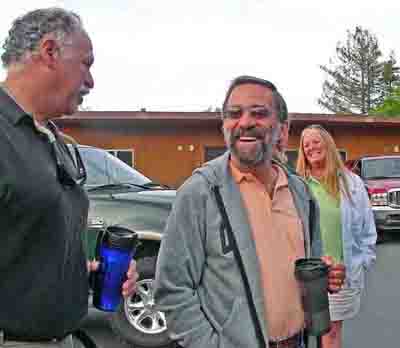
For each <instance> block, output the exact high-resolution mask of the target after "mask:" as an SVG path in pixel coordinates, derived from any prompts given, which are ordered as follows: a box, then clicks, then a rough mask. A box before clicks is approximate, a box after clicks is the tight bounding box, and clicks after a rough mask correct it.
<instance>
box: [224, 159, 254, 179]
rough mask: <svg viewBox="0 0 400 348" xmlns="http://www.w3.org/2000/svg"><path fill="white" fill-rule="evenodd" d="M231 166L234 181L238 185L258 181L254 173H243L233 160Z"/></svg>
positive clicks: (230, 162)
mask: <svg viewBox="0 0 400 348" xmlns="http://www.w3.org/2000/svg"><path fill="white" fill-rule="evenodd" d="M229 166H230V168H231V172H232V177H233V180H235V182H236V183H237V184H240V183H242V182H243V181H258V180H257V178H256V177H255V176H254V175H253V174H252V173H248V172H242V171H241V170H240V169H239V168H238V167H236V166H235V164H234V163H233V161H232V160H230V161H229Z"/></svg>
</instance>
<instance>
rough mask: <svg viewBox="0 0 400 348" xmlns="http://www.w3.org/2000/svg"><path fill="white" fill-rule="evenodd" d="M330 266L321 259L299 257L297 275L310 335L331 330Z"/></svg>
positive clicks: (296, 266) (317, 334)
mask: <svg viewBox="0 0 400 348" xmlns="http://www.w3.org/2000/svg"><path fill="white" fill-rule="evenodd" d="M328 271H329V267H328V266H327V265H326V264H325V262H323V261H322V260H321V259H317V258H309V259H298V260H296V263H295V276H296V279H297V280H298V281H299V283H300V287H301V292H302V301H303V309H304V314H305V321H306V328H307V331H308V333H309V334H310V335H313V336H322V335H324V334H326V333H328V332H329V330H330V324H331V318H330V314H329V298H328Z"/></svg>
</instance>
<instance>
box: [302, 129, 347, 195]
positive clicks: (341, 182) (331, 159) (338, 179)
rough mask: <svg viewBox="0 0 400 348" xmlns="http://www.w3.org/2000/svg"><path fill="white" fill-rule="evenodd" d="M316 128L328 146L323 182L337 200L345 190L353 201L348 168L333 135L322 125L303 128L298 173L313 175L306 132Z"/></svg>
mask: <svg viewBox="0 0 400 348" xmlns="http://www.w3.org/2000/svg"><path fill="white" fill-rule="evenodd" d="M310 129H312V130H315V131H317V132H318V134H319V135H320V137H321V139H322V142H323V144H324V145H325V147H326V162H325V166H326V171H325V174H324V176H323V177H322V178H321V184H322V185H323V186H324V187H325V188H326V190H327V191H328V192H329V193H330V194H331V195H332V196H333V197H335V198H336V199H337V200H340V192H343V193H344V194H345V195H346V196H347V197H348V198H349V199H350V201H351V197H350V189H349V184H348V180H347V177H346V172H347V169H346V167H345V165H344V163H343V161H342V159H341V157H340V155H339V152H338V150H337V147H336V144H335V141H334V140H333V138H332V136H331V135H330V134H329V133H328V132H327V131H326V130H325V129H324V128H323V127H322V126H320V125H311V126H308V127H306V128H305V129H303V131H302V133H301V137H300V147H299V155H298V159H297V168H296V171H297V173H298V174H299V175H300V176H302V177H303V178H308V177H309V176H310V175H311V166H310V163H309V162H308V161H307V158H306V156H305V154H304V148H303V142H304V134H305V132H306V131H307V130H310Z"/></svg>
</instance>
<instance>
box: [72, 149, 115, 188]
mask: <svg viewBox="0 0 400 348" xmlns="http://www.w3.org/2000/svg"><path fill="white" fill-rule="evenodd" d="M79 153H80V154H81V157H82V160H83V163H84V164H85V168H86V172H87V180H86V186H99V185H107V184H109V183H110V179H109V175H108V173H107V167H106V154H107V153H106V152H105V151H101V150H99V149H94V148H90V147H87V148H86V147H80V148H79Z"/></svg>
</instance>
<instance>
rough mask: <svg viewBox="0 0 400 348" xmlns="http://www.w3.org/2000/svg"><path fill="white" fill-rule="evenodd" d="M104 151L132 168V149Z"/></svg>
mask: <svg viewBox="0 0 400 348" xmlns="http://www.w3.org/2000/svg"><path fill="white" fill-rule="evenodd" d="M106 151H107V152H108V153H109V154H111V155H113V156H115V157H117V158H119V159H120V160H121V161H122V162H125V163H126V164H127V165H128V166H130V167H134V163H135V162H134V156H133V150H132V149H108V150H106Z"/></svg>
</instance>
